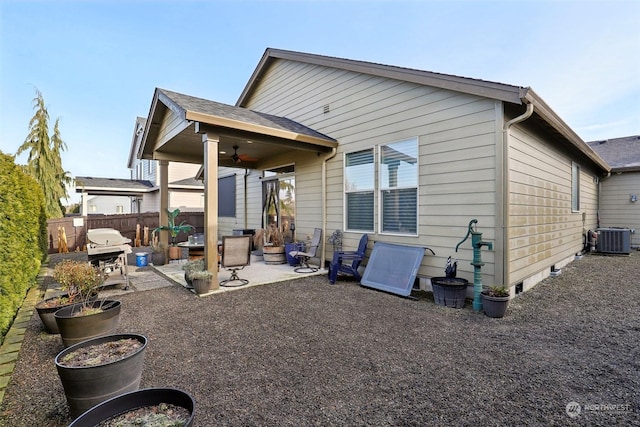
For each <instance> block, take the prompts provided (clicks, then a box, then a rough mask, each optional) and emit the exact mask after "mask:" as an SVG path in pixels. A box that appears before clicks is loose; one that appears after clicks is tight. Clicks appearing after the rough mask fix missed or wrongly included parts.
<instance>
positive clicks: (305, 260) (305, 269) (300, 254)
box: [289, 228, 322, 273]
mask: <svg viewBox="0 0 640 427" xmlns="http://www.w3.org/2000/svg"><path fill="white" fill-rule="evenodd" d="M321 241H322V229H321V228H316V229H314V230H313V237H312V238H311V243H310V244H309V247H308V248H306V250H304V251H291V252H289V256H290V257H292V258H296V259H297V260H299V261H300V266H299V267H296V268H294V269H293V271H295V272H296V273H315V272H316V271H318V270H319V269H318V268H317V267H311V266H310V265H309V260H310V259H311V258H313V257H315V256H316V253H317V252H318V247H319V246H320V242H321Z"/></svg>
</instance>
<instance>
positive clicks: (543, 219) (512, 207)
mask: <svg viewBox="0 0 640 427" xmlns="http://www.w3.org/2000/svg"><path fill="white" fill-rule="evenodd" d="M525 124H526V122H525ZM509 145H510V146H509V165H510V166H509V177H510V191H509V221H510V227H509V242H508V247H509V252H508V254H507V255H508V268H509V277H510V283H509V284H510V285H514V284H516V283H519V282H522V281H523V280H524V279H526V278H528V277H530V276H533V275H536V274H539V273H540V272H543V271H545V270H546V271H547V272H548V270H549V267H550V266H551V265H553V264H555V263H559V262H561V261H563V260H565V259H567V258H568V257H571V256H572V255H574V254H576V253H578V252H580V251H581V250H582V247H583V237H582V236H583V234H584V233H585V232H586V231H587V230H588V229H589V228H593V227H595V224H596V215H595V214H596V206H597V185H596V181H597V180H596V179H595V176H594V174H593V172H592V171H590V170H589V169H588V168H587V167H586V165H585V164H580V162H578V164H579V166H580V172H581V174H580V211H578V212H572V210H571V170H572V158H571V157H570V156H569V155H568V154H567V153H563V152H561V151H559V150H558V149H557V148H556V147H554V146H552V145H551V144H549V143H548V142H547V139H546V138H545V136H544V135H543V134H540V133H537V132H535V130H532V129H531V128H529V127H526V126H519V125H517V126H514V127H513V128H512V129H511V136H510V138H509ZM583 214H584V222H583Z"/></svg>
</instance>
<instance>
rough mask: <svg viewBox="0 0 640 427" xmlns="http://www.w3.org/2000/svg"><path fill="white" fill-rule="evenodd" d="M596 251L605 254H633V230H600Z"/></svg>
mask: <svg viewBox="0 0 640 427" xmlns="http://www.w3.org/2000/svg"><path fill="white" fill-rule="evenodd" d="M596 231H597V233H598V240H597V246H596V249H597V251H598V252H601V253H605V254H625V255H629V254H630V253H631V230H630V229H628V228H599V229H597V230H596Z"/></svg>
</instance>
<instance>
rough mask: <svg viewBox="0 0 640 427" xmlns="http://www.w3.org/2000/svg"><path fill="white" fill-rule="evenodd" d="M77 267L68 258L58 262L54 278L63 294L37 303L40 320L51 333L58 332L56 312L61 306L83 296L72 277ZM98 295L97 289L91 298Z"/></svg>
mask: <svg viewBox="0 0 640 427" xmlns="http://www.w3.org/2000/svg"><path fill="white" fill-rule="evenodd" d="M75 268H76V265H75V264H71V263H69V262H68V260H65V261H62V262H61V263H58V264H57V265H56V266H55V268H54V276H53V277H54V280H56V281H57V282H58V283H59V284H60V289H61V290H62V292H63V293H62V294H60V295H57V296H55V297H51V298H47V299H45V300H42V301H40V302H39V303H37V304H36V311H37V312H38V315H39V316H40V320H41V321H42V324H43V325H44V327H45V329H46V330H47V332H49V333H50V334H58V333H60V331H59V330H58V325H57V324H56V319H55V317H54V313H55V312H56V311H58V310H60V309H61V308H64V307H68V306H70V305H71V304H74V303H76V302H78V301H79V300H80V299H81V298H82V294H81V290H80V288H78V287H77V286H76V285H75V283H73V281H72V280H69V279H70V275H71V273H72V271H73V270H74V269H75ZM97 297H98V293H97V291H96V292H94V293H93V294H91V295H89V297H88V298H89V300H95V299H96V298H97Z"/></svg>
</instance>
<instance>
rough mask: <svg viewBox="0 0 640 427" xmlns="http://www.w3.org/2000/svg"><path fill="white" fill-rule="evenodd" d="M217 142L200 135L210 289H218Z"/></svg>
mask: <svg viewBox="0 0 640 427" xmlns="http://www.w3.org/2000/svg"><path fill="white" fill-rule="evenodd" d="M218 141H219V138H218V136H217V135H212V134H208V133H206V132H205V133H203V134H202V143H203V144H204V230H205V232H204V235H205V238H206V239H207V242H206V245H205V247H204V259H205V268H206V269H207V270H209V271H210V272H212V273H213V278H212V279H211V289H212V290H213V289H217V288H218V286H219V285H218V283H219V280H218Z"/></svg>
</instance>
